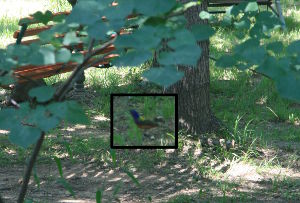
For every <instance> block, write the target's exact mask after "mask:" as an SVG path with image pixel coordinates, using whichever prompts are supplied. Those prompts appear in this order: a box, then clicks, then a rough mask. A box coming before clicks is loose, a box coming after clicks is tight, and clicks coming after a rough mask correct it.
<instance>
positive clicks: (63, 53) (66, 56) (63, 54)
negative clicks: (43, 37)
mask: <svg viewBox="0 0 300 203" xmlns="http://www.w3.org/2000/svg"><path fill="white" fill-rule="evenodd" d="M70 59H71V52H70V50H69V49H66V48H61V49H59V50H58V51H57V52H56V53H55V61H56V63H67V62H69V60H70Z"/></svg>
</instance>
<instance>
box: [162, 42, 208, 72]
mask: <svg viewBox="0 0 300 203" xmlns="http://www.w3.org/2000/svg"><path fill="white" fill-rule="evenodd" d="M201 53H202V50H201V48H200V47H199V46H198V45H197V44H194V45H192V44H191V45H183V46H180V47H176V50H175V51H173V52H161V53H160V54H159V58H158V61H159V63H160V64H163V65H191V66H194V67H195V66H196V65H197V61H198V59H199V58H200V56H201Z"/></svg>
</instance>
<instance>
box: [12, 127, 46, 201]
mask: <svg viewBox="0 0 300 203" xmlns="http://www.w3.org/2000/svg"><path fill="white" fill-rule="evenodd" d="M44 137H45V133H44V132H42V134H41V137H40V139H39V140H38V142H37V143H36V145H35V148H34V151H33V153H32V155H31V157H30V160H29V163H28V166H27V168H26V172H25V175H24V178H23V184H22V188H21V191H20V193H19V197H18V201H17V202H18V203H23V202H24V199H25V195H26V192H27V189H28V183H29V180H30V176H31V172H32V168H33V166H34V163H35V161H36V158H37V156H38V154H39V152H40V149H41V146H42V144H43V141H44Z"/></svg>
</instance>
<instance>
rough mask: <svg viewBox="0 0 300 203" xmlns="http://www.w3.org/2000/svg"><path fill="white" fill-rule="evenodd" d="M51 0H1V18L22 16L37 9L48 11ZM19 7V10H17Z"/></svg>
mask: <svg viewBox="0 0 300 203" xmlns="http://www.w3.org/2000/svg"><path fill="white" fill-rule="evenodd" d="M48 3H49V1H38V2H37V1H36V0H21V1H20V0H1V7H0V18H3V17H14V18H18V19H19V18H22V17H26V16H28V15H29V14H32V13H35V12H37V11H46V10H47V4H48ZM16 9H17V10H16Z"/></svg>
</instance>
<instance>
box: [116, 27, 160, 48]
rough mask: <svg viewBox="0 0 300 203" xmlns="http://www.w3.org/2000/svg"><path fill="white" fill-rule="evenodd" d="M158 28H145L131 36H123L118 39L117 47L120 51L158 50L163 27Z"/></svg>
mask: <svg viewBox="0 0 300 203" xmlns="http://www.w3.org/2000/svg"><path fill="white" fill-rule="evenodd" d="M158 28H159V29H158ZM158 28H156V27H153V26H143V27H142V28H140V29H138V30H137V31H135V32H134V33H132V34H130V35H121V36H120V37H118V38H117V40H116V42H115V46H116V47H117V48H119V49H121V48H134V49H139V50H149V49H156V48H157V47H158V45H159V43H160V41H161V36H160V34H161V27H158Z"/></svg>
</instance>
